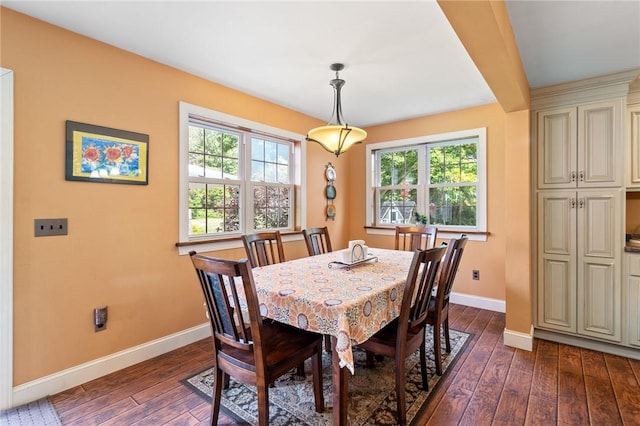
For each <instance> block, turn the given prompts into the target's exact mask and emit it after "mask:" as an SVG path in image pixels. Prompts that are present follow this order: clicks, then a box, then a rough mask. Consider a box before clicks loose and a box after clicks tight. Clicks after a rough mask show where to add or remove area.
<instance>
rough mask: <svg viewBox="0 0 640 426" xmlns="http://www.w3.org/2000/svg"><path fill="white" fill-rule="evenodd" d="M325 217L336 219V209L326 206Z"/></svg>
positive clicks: (332, 206) (331, 205)
mask: <svg viewBox="0 0 640 426" xmlns="http://www.w3.org/2000/svg"><path fill="white" fill-rule="evenodd" d="M327 217H328V218H329V219H333V218H334V217H336V208H335V206H334V205H333V204H329V205H328V206H327Z"/></svg>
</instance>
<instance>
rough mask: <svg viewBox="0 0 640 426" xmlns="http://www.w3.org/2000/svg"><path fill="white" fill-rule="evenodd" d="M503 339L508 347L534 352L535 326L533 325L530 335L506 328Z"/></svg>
mask: <svg viewBox="0 0 640 426" xmlns="http://www.w3.org/2000/svg"><path fill="white" fill-rule="evenodd" d="M503 338H504V344H505V345H506V346H511V347H512V348H518V349H522V350H524V351H529V352H531V351H532V350H533V325H531V331H530V332H529V333H528V334H527V333H521V332H519V331H513V330H508V329H506V328H505V329H504V333H503Z"/></svg>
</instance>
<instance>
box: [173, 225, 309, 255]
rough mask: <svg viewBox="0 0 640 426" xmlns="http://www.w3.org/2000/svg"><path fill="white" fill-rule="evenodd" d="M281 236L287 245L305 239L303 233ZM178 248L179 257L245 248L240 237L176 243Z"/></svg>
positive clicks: (296, 232)
mask: <svg viewBox="0 0 640 426" xmlns="http://www.w3.org/2000/svg"><path fill="white" fill-rule="evenodd" d="M281 234H282V241H283V242H285V243H286V242H288V241H298V240H302V239H303V238H304V237H303V236H302V231H286V232H281ZM176 247H177V248H178V254H179V255H185V254H189V252H190V251H191V250H195V251H197V252H199V253H202V252H209V251H219V250H232V249H239V248H244V246H243V245H242V238H241V237H240V236H237V237H226V238H209V239H202V240H193V241H179V242H177V243H176Z"/></svg>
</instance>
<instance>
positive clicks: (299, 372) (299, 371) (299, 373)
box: [296, 362, 305, 377]
mask: <svg viewBox="0 0 640 426" xmlns="http://www.w3.org/2000/svg"><path fill="white" fill-rule="evenodd" d="M296 375H297V376H300V377H305V375H304V362H301V363H300V365H298V368H296Z"/></svg>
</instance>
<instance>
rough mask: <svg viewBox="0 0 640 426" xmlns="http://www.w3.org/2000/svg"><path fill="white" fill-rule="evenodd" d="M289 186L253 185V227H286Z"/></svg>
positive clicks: (287, 222) (288, 210)
mask: <svg viewBox="0 0 640 426" xmlns="http://www.w3.org/2000/svg"><path fill="white" fill-rule="evenodd" d="M290 195H291V194H290V191H289V188H283V187H273V186H254V190H253V214H254V218H253V219H254V223H253V226H254V228H255V229H272V228H286V227H288V226H289V215H290V209H289V206H290V204H291V203H290Z"/></svg>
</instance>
